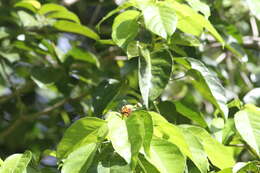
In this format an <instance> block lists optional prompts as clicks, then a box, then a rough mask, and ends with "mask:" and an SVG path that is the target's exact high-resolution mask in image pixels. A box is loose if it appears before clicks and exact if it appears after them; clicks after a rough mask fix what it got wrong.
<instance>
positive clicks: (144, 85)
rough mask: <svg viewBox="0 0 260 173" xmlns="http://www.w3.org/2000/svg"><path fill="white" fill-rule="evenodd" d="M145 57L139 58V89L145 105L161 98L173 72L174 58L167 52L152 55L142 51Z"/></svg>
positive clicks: (161, 51)
mask: <svg viewBox="0 0 260 173" xmlns="http://www.w3.org/2000/svg"><path fill="white" fill-rule="evenodd" d="M141 52H142V55H143V57H140V58H139V66H138V76H139V88H140V90H141V93H142V98H143V101H144V104H145V105H146V106H147V107H148V102H149V99H150V100H154V99H156V98H157V97H159V96H160V94H161V93H162V92H163V90H164V88H165V87H166V85H167V84H168V81H169V79H170V76H171V72H172V63H173V62H172V56H171V54H170V53H169V51H167V50H165V49H164V50H160V51H157V52H153V53H150V52H149V51H148V50H147V49H143V50H141Z"/></svg>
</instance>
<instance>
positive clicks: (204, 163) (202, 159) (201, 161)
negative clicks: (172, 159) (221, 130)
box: [182, 129, 209, 173]
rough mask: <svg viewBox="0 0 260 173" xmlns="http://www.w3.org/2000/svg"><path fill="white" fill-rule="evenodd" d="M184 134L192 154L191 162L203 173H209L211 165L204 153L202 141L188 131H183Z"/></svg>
mask: <svg viewBox="0 0 260 173" xmlns="http://www.w3.org/2000/svg"><path fill="white" fill-rule="evenodd" d="M182 132H183V134H184V137H185V140H186V142H187V144H188V145H189V149H190V151H191V154H192V158H191V160H192V161H193V162H194V164H195V165H196V167H197V168H198V169H199V170H200V172H201V173H207V171H208V169H209V163H208V159H207V154H206V152H205V151H204V148H203V145H202V144H201V142H200V139H199V138H198V137H196V136H194V135H193V134H191V133H190V132H189V131H188V130H186V129H182Z"/></svg>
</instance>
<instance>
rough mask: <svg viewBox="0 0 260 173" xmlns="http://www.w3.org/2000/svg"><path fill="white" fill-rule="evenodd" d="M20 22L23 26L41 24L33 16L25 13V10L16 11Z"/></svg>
mask: <svg viewBox="0 0 260 173" xmlns="http://www.w3.org/2000/svg"><path fill="white" fill-rule="evenodd" d="M17 14H18V16H19V18H20V20H21V23H22V25H23V26H24V27H39V26H41V25H40V23H39V22H38V21H37V20H36V19H35V18H34V16H32V15H30V14H29V13H26V12H25V11H18V12H17Z"/></svg>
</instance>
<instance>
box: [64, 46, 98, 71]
mask: <svg viewBox="0 0 260 173" xmlns="http://www.w3.org/2000/svg"><path fill="white" fill-rule="evenodd" d="M67 55H71V56H72V57H73V58H74V59H76V60H81V61H85V62H88V63H90V64H93V65H95V66H97V67H99V66H100V64H99V61H98V58H97V57H96V56H95V55H94V54H93V53H91V52H88V51H86V50H85V51H84V50H82V49H80V48H77V47H74V48H72V49H71V50H69V51H68V53H67Z"/></svg>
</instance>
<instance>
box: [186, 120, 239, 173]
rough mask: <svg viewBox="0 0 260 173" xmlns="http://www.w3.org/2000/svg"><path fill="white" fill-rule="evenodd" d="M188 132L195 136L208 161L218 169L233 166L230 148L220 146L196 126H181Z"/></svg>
mask: <svg viewBox="0 0 260 173" xmlns="http://www.w3.org/2000/svg"><path fill="white" fill-rule="evenodd" d="M181 127H183V128H186V129H188V130H189V133H191V134H193V135H194V136H196V137H197V138H198V139H199V140H200V142H201V143H202V145H203V147H204V149H205V152H206V153H207V155H208V158H209V160H210V161H211V163H212V164H213V165H215V166H217V167H218V168H220V169H225V168H229V167H232V166H233V165H234V164H235V161H234V158H233V153H232V150H230V148H228V147H225V146H224V145H222V144H220V143H219V142H218V141H217V140H215V139H214V138H213V137H211V136H210V134H209V133H207V131H206V130H204V129H203V128H200V127H196V126H190V125H186V126H181ZM223 156H225V157H223Z"/></svg>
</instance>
